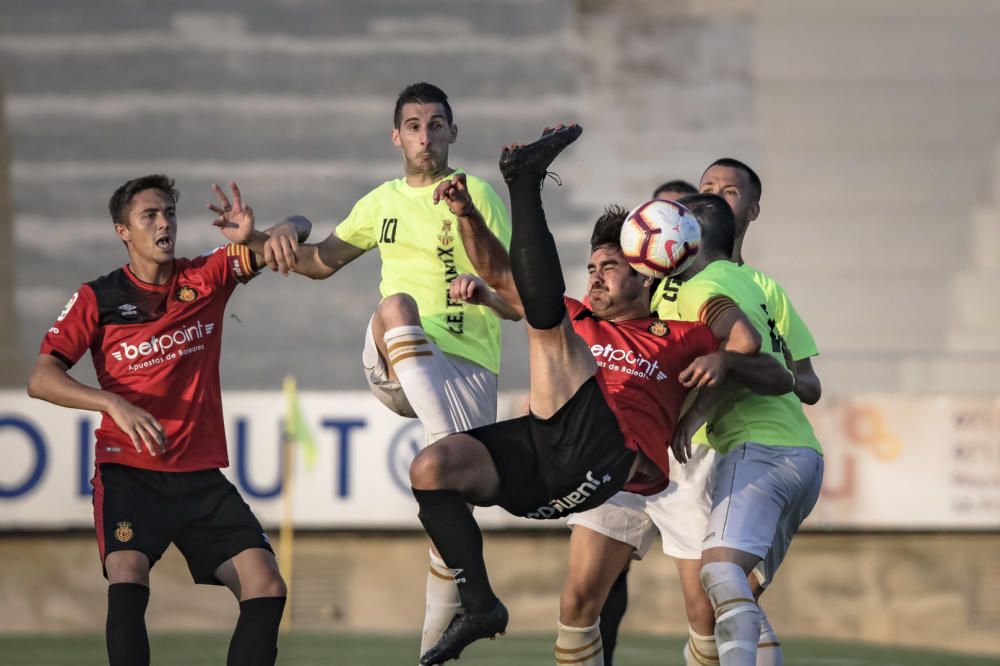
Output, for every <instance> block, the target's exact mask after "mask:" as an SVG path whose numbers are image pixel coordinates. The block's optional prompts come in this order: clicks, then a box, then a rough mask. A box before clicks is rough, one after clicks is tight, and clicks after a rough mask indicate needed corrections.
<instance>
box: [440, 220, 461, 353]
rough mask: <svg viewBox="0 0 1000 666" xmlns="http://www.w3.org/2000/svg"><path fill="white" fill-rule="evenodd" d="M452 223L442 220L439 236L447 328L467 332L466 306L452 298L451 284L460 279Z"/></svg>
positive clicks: (456, 331)
mask: <svg viewBox="0 0 1000 666" xmlns="http://www.w3.org/2000/svg"><path fill="white" fill-rule="evenodd" d="M451 225H452V223H451V221H449V220H441V233H440V234H438V248H437V258H438V259H440V260H441V264H442V265H443V266H444V304H445V307H446V308H447V309H446V310H445V326H447V327H448V330H449V331H451V332H452V333H456V334H461V333H464V332H465V304H464V303H463V302H462V301H456V300H453V299H452V297H451V283H452V282H454V280H455V278H457V277H458V269H457V268H455V248H454V247H452V246H451V244H452V242H453V241H454V237H453V236H452V235H451Z"/></svg>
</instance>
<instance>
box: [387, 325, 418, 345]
mask: <svg viewBox="0 0 1000 666" xmlns="http://www.w3.org/2000/svg"><path fill="white" fill-rule="evenodd" d="M403 337H410V338H426V337H427V333H426V332H425V331H424V329H423V328H422V327H420V326H394V327H393V328H389V329H386V331H385V334H384V335H383V336H382V339H383V340H384V341H385V342H389V340H395V339H396V338H403Z"/></svg>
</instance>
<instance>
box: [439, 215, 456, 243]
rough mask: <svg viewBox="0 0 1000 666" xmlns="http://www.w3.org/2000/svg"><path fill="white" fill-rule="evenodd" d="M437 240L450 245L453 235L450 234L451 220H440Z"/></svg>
mask: <svg viewBox="0 0 1000 666" xmlns="http://www.w3.org/2000/svg"><path fill="white" fill-rule="evenodd" d="M438 240H439V241H441V245H443V246H445V247H448V246H449V245H451V241H452V240H453V237H452V235H451V221H450V220H441V233H440V234H438Z"/></svg>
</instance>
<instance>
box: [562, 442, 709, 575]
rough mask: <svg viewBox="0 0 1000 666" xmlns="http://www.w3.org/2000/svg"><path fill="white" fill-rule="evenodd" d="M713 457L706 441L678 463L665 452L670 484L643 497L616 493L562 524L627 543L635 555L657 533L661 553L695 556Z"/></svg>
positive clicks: (639, 554) (701, 536) (642, 554)
mask: <svg viewBox="0 0 1000 666" xmlns="http://www.w3.org/2000/svg"><path fill="white" fill-rule="evenodd" d="M715 461H716V453H715V451H713V450H712V449H711V447H708V446H695V447H694V449H693V450H692V457H691V460H690V461H688V462H687V463H683V464H682V463H679V462H677V460H676V459H675V458H674V456H673V454H672V453H671V454H670V485H669V486H667V487H666V489H664V490H663V492H661V493H659V494H657V495H650V496H649V497H646V496H644V495H638V494H636V493H629V492H620V493H617V494H615V495H613V496H612V497H611V499H609V500H608V501H607V502H605V503H604V504H602V505H601V506H599V507H596V508H594V509H591V510H589V511H583V512H581V513H574V514H573V515H571V516H570V517H569V520H568V524H569V525H570V527H572V526H573V525H582V526H583V527H586V528H587V529H590V530H593V531H595V532H597V533H599V534H603V535H604V536H606V537H608V538H610V539H614V540H615V541H621V542H622V543H627V544H629V545H630V546H632V547H633V548H635V552H633V553H632V559H635V560H641V559H642V558H643V557H645V555H646V553H647V552H648V551H649V549H650V547H651V546H652V545H653V540H654V539H655V538H656V533H657V532H659V533H660V536H661V537H662V540H663V552H664V553H666V554H667V555H669V556H670V557H676V558H680V559H686V560H697V559H699V558H700V557H701V542H702V539H704V538H705V529H706V527H707V526H708V515H709V512H710V511H711V508H712V502H711V496H710V495H709V493H708V486H707V483H708V478H709V476H710V474H711V472H712V468H713V467H714V466H715Z"/></svg>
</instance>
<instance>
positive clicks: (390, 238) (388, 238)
mask: <svg viewBox="0 0 1000 666" xmlns="http://www.w3.org/2000/svg"><path fill="white" fill-rule="evenodd" d="M398 226H399V220H397V219H396V218H395V217H384V218H382V233H381V234H380V235H379V238H378V242H379V243H395V242H396V227H398Z"/></svg>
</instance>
